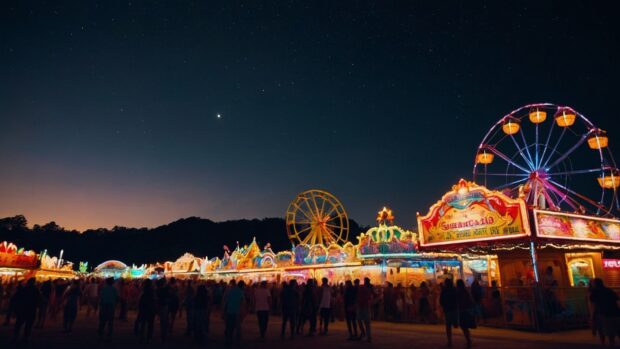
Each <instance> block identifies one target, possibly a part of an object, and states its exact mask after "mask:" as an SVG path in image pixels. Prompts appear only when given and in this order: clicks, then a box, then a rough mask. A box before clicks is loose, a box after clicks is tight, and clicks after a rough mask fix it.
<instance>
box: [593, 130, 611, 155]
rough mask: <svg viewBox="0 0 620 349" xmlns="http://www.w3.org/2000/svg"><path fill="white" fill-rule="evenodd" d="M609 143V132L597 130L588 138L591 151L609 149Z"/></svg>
mask: <svg viewBox="0 0 620 349" xmlns="http://www.w3.org/2000/svg"><path fill="white" fill-rule="evenodd" d="M608 143H609V138H607V132H605V131H603V130H601V129H597V130H595V131H594V132H593V133H592V135H591V136H590V137H588V146H590V149H598V150H600V149H603V148H606V147H607V144H608Z"/></svg>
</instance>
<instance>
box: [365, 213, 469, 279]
mask: <svg viewBox="0 0 620 349" xmlns="http://www.w3.org/2000/svg"><path fill="white" fill-rule="evenodd" d="M377 223H378V226H376V227H373V228H370V229H369V230H368V231H367V232H366V233H362V234H361V235H360V236H358V238H357V239H358V245H357V247H356V248H357V251H358V257H359V259H360V260H361V261H362V267H361V268H360V274H361V275H360V276H361V277H368V278H370V279H371V281H372V282H373V283H374V284H379V285H382V284H385V283H386V282H389V283H391V284H393V285H398V284H401V285H403V286H410V285H412V284H413V285H415V286H419V285H420V283H422V282H429V281H431V282H433V281H435V280H441V279H442V278H445V277H451V278H452V277H454V275H460V274H461V271H462V264H461V259H460V257H459V256H458V255H456V254H448V253H422V252H420V251H419V249H418V238H417V234H416V233H414V232H412V231H409V230H405V229H403V228H401V227H399V226H396V225H394V216H393V214H392V210H390V209H388V208H386V207H384V208H383V209H382V210H381V211H379V213H378V215H377Z"/></svg>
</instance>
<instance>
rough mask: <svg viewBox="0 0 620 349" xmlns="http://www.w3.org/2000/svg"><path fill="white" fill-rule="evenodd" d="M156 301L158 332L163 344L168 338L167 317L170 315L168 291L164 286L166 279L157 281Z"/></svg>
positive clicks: (166, 286)
mask: <svg viewBox="0 0 620 349" xmlns="http://www.w3.org/2000/svg"><path fill="white" fill-rule="evenodd" d="M155 297H156V299H157V314H158V315H159V331H160V335H161V341H162V342H165V341H166V339H167V338H168V329H169V327H168V326H169V325H168V316H169V315H170V312H169V309H168V305H169V304H170V290H169V289H168V285H166V279H159V280H157V291H156V292H155Z"/></svg>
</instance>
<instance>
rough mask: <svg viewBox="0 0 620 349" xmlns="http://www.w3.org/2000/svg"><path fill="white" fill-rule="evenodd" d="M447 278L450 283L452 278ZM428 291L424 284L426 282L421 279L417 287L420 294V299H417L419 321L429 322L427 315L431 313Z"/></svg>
mask: <svg viewBox="0 0 620 349" xmlns="http://www.w3.org/2000/svg"><path fill="white" fill-rule="evenodd" d="M446 280H448V279H446ZM449 280H450V283H452V279H449ZM452 286H454V285H452ZM430 293H431V291H430V290H429V288H428V286H427V285H426V282H425V281H422V282H421V283H420V288H419V289H418V294H419V296H420V299H418V304H419V309H418V314H420V321H422V323H427V322H429V316H430V313H431V305H430V302H429V300H428V298H429V295H430ZM435 299H436V298H435Z"/></svg>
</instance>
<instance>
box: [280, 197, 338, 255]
mask: <svg viewBox="0 0 620 349" xmlns="http://www.w3.org/2000/svg"><path fill="white" fill-rule="evenodd" d="M286 231H287V233H288V237H289V239H290V240H291V241H292V242H293V243H297V244H308V245H315V244H321V245H324V246H329V245H331V244H334V243H335V244H344V243H345V242H347V241H348V238H349V218H348V217H347V213H346V211H345V210H344V207H343V206H342V204H341V203H340V201H339V200H338V199H337V198H336V197H335V196H334V195H332V194H330V193H328V192H326V191H323V190H307V191H304V192H303V193H300V194H299V195H297V197H295V199H294V200H293V201H292V202H291V203H290V204H289V206H288V209H287V210H286Z"/></svg>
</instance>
